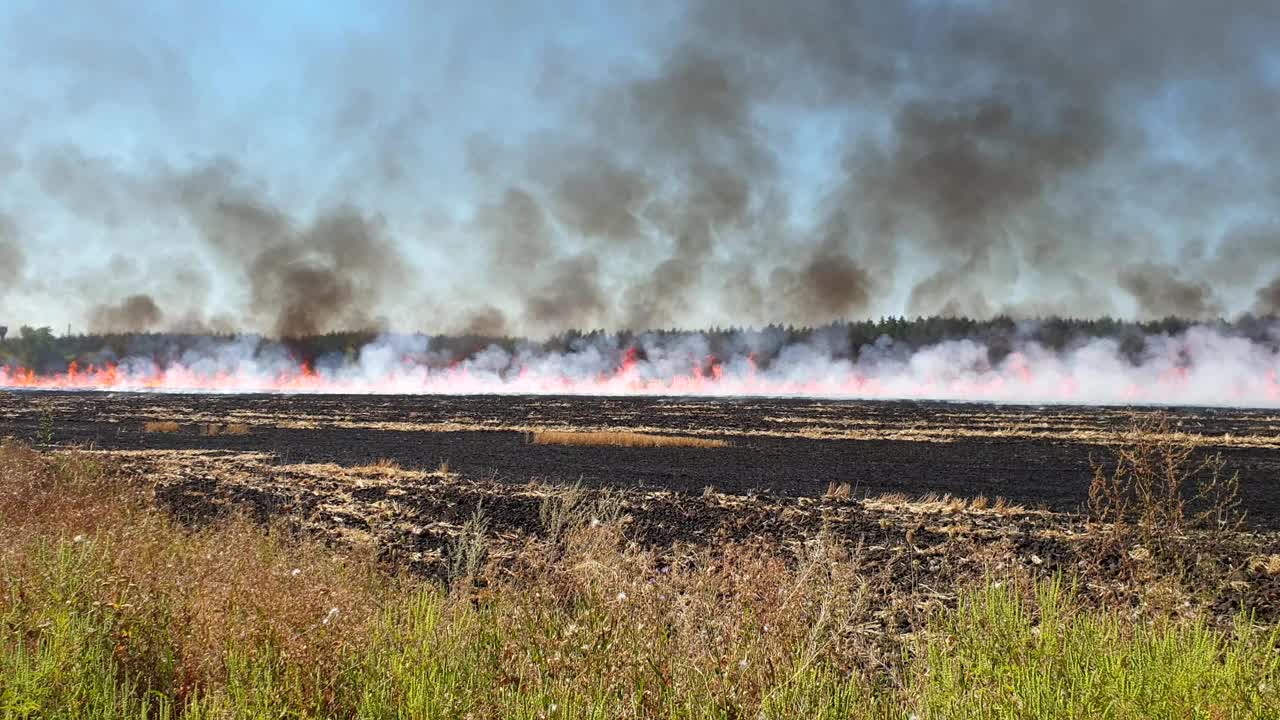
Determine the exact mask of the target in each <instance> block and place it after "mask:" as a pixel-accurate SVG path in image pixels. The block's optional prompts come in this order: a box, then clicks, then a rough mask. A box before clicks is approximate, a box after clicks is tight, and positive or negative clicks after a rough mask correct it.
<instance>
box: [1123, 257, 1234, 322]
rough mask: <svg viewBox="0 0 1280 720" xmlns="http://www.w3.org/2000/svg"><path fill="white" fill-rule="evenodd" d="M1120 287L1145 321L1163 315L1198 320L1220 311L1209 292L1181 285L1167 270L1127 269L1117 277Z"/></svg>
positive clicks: (1189, 284)
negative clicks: (1127, 294)
mask: <svg viewBox="0 0 1280 720" xmlns="http://www.w3.org/2000/svg"><path fill="white" fill-rule="evenodd" d="M1120 286H1121V287H1123V288H1124V289H1125V290H1127V291H1128V292H1129V293H1130V294H1132V295H1133V297H1134V299H1135V300H1137V301H1138V307H1139V308H1141V311H1142V312H1141V314H1142V315H1143V316H1146V317H1158V316H1160V315H1162V314H1163V315H1177V316H1179V317H1186V318H1193V319H1199V318H1207V317H1212V316H1215V315H1218V314H1219V313H1221V311H1222V308H1221V306H1220V305H1219V304H1218V302H1217V300H1216V299H1214V296H1213V290H1212V289H1210V288H1209V287H1208V286H1207V285H1203V284H1199V283H1193V282H1187V281H1184V280H1182V279H1180V278H1178V277H1177V276H1176V275H1175V274H1174V272H1173V270H1172V269H1171V268H1167V267H1161V266H1158V265H1153V264H1145V265H1139V266H1135V267H1131V268H1128V269H1126V270H1125V271H1124V272H1122V273H1121V274H1120Z"/></svg>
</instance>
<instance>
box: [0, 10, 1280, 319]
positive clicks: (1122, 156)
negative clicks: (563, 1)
mask: <svg viewBox="0 0 1280 720" xmlns="http://www.w3.org/2000/svg"><path fill="white" fill-rule="evenodd" d="M411 5H412V4H406V5H403V6H402V5H399V4H396V3H390V4H386V5H384V6H380V8H379V9H376V10H371V11H370V13H369V17H367V18H364V20H363V21H362V22H368V23H372V24H373V25H374V26H376V27H377V31H376V32H367V33H364V32H357V31H355V30H352V31H351V32H344V33H343V34H342V35H341V36H340V37H326V36H324V34H323V33H319V34H313V35H307V36H305V37H304V36H298V37H294V36H292V35H286V37H285V38H284V40H285V42H283V43H281V42H280V40H281V39H280V38H274V37H272V38H262V37H256V38H251V39H250V40H247V41H246V42H247V43H248V44H249V45H250V46H253V43H254V42H257V43H262V44H263V45H264V46H269V47H271V48H273V49H274V48H276V47H279V46H284V47H289V48H290V52H289V53H287V54H285V55H287V56H288V58H287V59H286V60H281V59H280V56H281V55H282V53H278V52H274V51H273V52H271V53H270V55H271V58H272V59H273V60H272V62H273V63H276V64H268V63H264V64H263V68H262V78H261V81H260V83H257V84H254V83H250V87H249V88H248V89H245V88H243V87H238V86H235V87H232V86H234V83H230V80H229V78H228V77H227V76H226V73H225V71H224V70H223V69H222V68H221V67H214V68H211V67H206V66H204V65H202V64H201V62H203V61H202V60H201V59H200V58H201V57H203V55H201V53H198V52H195V50H192V51H191V52H190V53H188V52H187V50H186V48H188V47H193V48H197V46H199V43H201V42H204V40H203V39H202V38H201V37H195V36H192V37H173V36H170V33H171V31H172V28H173V27H174V26H175V25H183V24H181V23H166V24H165V26H164V28H163V29H159V28H149V27H148V26H147V25H146V24H145V23H141V22H140V23H136V24H131V25H130V26H129V27H125V28H123V29H121V31H120V33H118V34H116V33H113V34H104V33H101V32H100V28H101V27H102V26H103V25H105V24H107V23H106V22H105V20H106V19H108V18H101V17H98V16H96V15H94V13H93V12H90V10H89V9H85V12H84V13H77V14H74V15H75V17H71V18H67V22H66V23H50V22H42V21H41V18H40V17H39V13H40V12H41V11H40V10H39V9H36V10H28V11H22V12H19V11H17V10H15V11H13V15H14V17H13V18H11V22H9V23H0V48H3V50H2V51H0V53H3V54H0V60H4V61H6V66H7V67H13V68H15V72H13V73H12V74H10V75H9V77H8V78H6V79H3V80H0V89H5V90H8V91H11V92H6V96H7V97H11V98H12V99H13V102H10V103H6V104H5V107H4V108H3V109H0V131H2V132H5V133H6V136H7V137H11V138H13V145H14V147H15V148H16V149H15V150H14V151H13V152H12V154H11V155H12V156H10V154H9V153H6V154H5V155H4V156H0V177H4V179H5V182H6V185H13V186H15V187H17V188H18V190H16V191H15V193H14V194H13V195H12V196H11V198H6V202H7V205H6V207H5V208H3V210H4V211H5V212H8V213H10V214H11V215H13V218H12V220H4V218H5V217H6V216H4V215H0V264H3V265H5V266H6V268H8V270H7V271H6V276H5V278H4V281H5V283H6V284H5V286H4V287H0V293H2V294H0V300H3V301H4V302H6V303H9V305H10V306H12V307H20V308H22V309H24V310H32V309H36V310H39V309H41V308H48V309H49V313H50V314H53V313H55V312H57V313H73V314H75V313H78V315H76V316H75V317H67V318H61V317H59V318H32V319H31V322H32V323H36V324H46V323H47V324H55V322H56V321H57V320H61V319H66V320H73V321H76V322H80V321H83V322H84V323H85V324H87V325H88V326H89V327H90V328H102V329H107V328H111V329H129V328H134V329H155V328H165V329H175V328H205V329H214V328H218V329H224V328H234V329H237V330H241V331H256V332H261V333H265V334H268V335H272V336H289V337H293V336H301V335H309V334H315V333H323V332H328V331H333V330H341V329H372V330H377V329H392V328H394V329H397V330H418V329H422V330H430V331H433V332H445V331H449V332H455V333H468V334H475V335H488V336H498V335H507V334H515V335H532V336H547V335H550V334H553V333H556V332H560V331H563V330H566V329H569V328H574V327H583V328H592V327H601V328H610V329H618V330H620V329H624V328H632V329H635V330H637V331H640V330H644V329H649V328H663V327H700V326H708V325H738V326H741V325H762V324H765V323H770V322H782V323H795V324H822V323H826V322H830V321H833V320H838V319H841V318H857V317H867V316H875V315H882V314H899V313H909V314H913V315H914V314H926V315H927V314H935V313H936V314H943V315H971V316H976V317H992V316H997V315H1000V314H1006V313H1007V314H1011V315H1014V316H1020V317H1026V316H1032V315H1045V314H1050V313H1057V314H1065V315H1073V316H1091V315H1102V314H1115V315H1120V316H1133V317H1141V318H1158V317H1164V316H1168V315H1180V316H1185V317H1190V318H1196V319H1208V318H1213V317H1217V316H1220V315H1236V314H1239V313H1241V312H1245V311H1253V312H1259V313H1274V312H1277V308H1280V303H1277V302H1276V296H1277V291H1276V282H1275V281H1274V278H1275V277H1277V275H1278V274H1280V252H1277V251H1278V250H1280V245H1278V244H1277V243H1278V242H1280V240H1278V238H1280V234H1277V232H1276V229H1275V227H1274V226H1273V220H1274V218H1273V214H1274V205H1275V199H1276V197H1277V194H1276V193H1277V188H1280V170H1277V168H1280V156H1278V155H1277V145H1276V144H1275V143H1274V141H1273V129H1272V125H1273V122H1274V118H1275V117H1276V116H1277V115H1278V114H1280V101H1277V99H1276V98H1278V97H1280V73H1277V72H1276V67H1277V66H1278V65H1277V53H1276V50H1275V37H1276V36H1277V35H1278V34H1280V4H1277V3H1275V2H1270V1H1268V0H1225V1H1224V2H1220V3H1214V4H1208V3H1202V2H1196V1H1195V0H1176V1H1174V2H1168V1H1165V0H1136V1H1135V2H1126V3H1107V2H1101V1H1095V0H1087V1H1084V2H1073V3H1066V4H1064V3H1060V2H1055V1H1053V0H1026V1H1021V2H1014V1H1013V0H979V1H977V2H969V1H967V0H940V1H938V2H926V3H892V2H873V1H870V0H865V1H863V0H859V1H854V2H849V1H845V0H805V1H804V2H801V3H798V4H797V3H778V2H775V1H773V0H743V1H742V2H729V3H726V2H718V1H715V0H686V1H683V2H681V1H678V0H677V1H676V2H674V3H673V4H670V5H664V6H663V7H661V8H658V9H653V8H650V7H649V5H647V4H646V5H645V6H644V7H639V6H634V7H633V6H627V5H625V4H624V5H620V6H618V7H617V8H616V9H615V11H614V12H611V13H609V14H608V15H609V18H610V19H609V20H608V21H606V22H605V24H606V27H596V26H595V25H592V23H600V22H602V21H601V20H600V19H599V18H593V17H586V16H584V15H579V14H577V10H575V9H571V8H561V9H559V10H552V11H551V12H547V11H546V8H541V7H540V8H532V7H525V6H523V5H521V4H519V3H515V4H511V5H509V6H507V5H504V7H503V9H502V11H501V12H489V11H480V12H479V14H478V15H476V16H474V17H472V16H469V15H465V14H464V15H461V16H459V17H458V18H456V22H454V23H453V25H452V29H451V30H449V31H447V32H443V33H442V32H440V31H438V30H437V29H438V28H440V27H450V25H449V21H448V20H446V19H444V17H443V16H444V15H445V14H447V13H444V11H441V15H442V17H439V18H438V17H435V16H434V15H433V16H431V17H427V16H425V15H423V14H422V13H421V12H420V11H419V10H415V9H414V8H413V7H411ZM561 11H563V12H561ZM101 12H107V13H109V12H110V10H103V11H101ZM210 12H211V15H210V17H209V18H207V19H206V22H201V23H187V24H188V25H192V26H204V25H205V24H208V25H209V26H211V27H215V28H218V29H221V30H225V31H227V32H236V33H238V31H240V30H243V29H244V28H241V27H240V24H241V23H247V22H248V19H247V18H237V17H233V16H225V15H220V14H218V12H215V11H210ZM22 13H28V14H26V15H24V14H22ZM30 13H35V15H31V14H30ZM95 18H96V19H95ZM99 21H102V22H99ZM110 24H111V25H112V26H116V25H117V24H118V23H115V22H112V23H110ZM355 26H359V27H364V26H363V25H361V24H360V23H356V25H355ZM355 26H353V27H355ZM633 27H634V28H636V29H635V30H634V31H632V29H631V28H633ZM46 28H47V29H46ZM280 32H285V31H283V30H281V31H280ZM584 37H592V38H597V39H599V38H609V40H608V41H607V42H593V43H584V42H583V40H582V38H584ZM604 45H608V46H610V47H603V46H604ZM440 48H445V50H443V51H442V50H440ZM206 49H207V48H206ZM295 50H296V52H295ZM441 52H445V53H453V54H452V55H446V56H440V55H439V53H441ZM406 68H414V69H415V72H410V73H407V72H406V71H405V69H406ZM432 68H443V69H442V70H440V71H439V73H436V72H435V71H434V70H432ZM417 70H421V72H417ZM437 74H438V75H439V77H437ZM238 75H240V76H246V77H247V76H253V77H255V78H256V77H257V75H258V74H257V73H238ZM31 78H38V79H39V81H38V82H37V81H35V80H31ZM505 78H509V79H510V83H511V85H512V86H514V88H515V89H510V88H506V87H505V86H503V92H504V93H506V94H505V95H499V96H497V97H490V96H488V95H485V94H484V88H485V87H486V86H489V85H497V84H498V83H499V82H500V81H503V80H504V79H505ZM255 82H257V81H255ZM526 87H532V88H534V90H533V91H532V95H531V96H530V97H526V96H525V95H522V94H518V93H517V92H516V90H519V91H521V92H523V91H524V89H525V88H526ZM228 88H231V89H228ZM508 90H510V92H507V91H508ZM221 92H228V93H230V94H231V98H232V100H231V101H223V100H219V98H220V97H221V96H220V95H219V94H218V93H221ZM237 93H238V94H237ZM206 98H207V102H204V103H198V102H196V100H197V99H202V100H203V99H206ZM206 106H207V107H206ZM196 107H200V108H201V109H200V111H199V112H195V111H193V110H192V108H196ZM122 108H123V109H122ZM119 113H123V115H121V114H119ZM130 113H133V115H130ZM78 118H93V119H94V122H96V123H97V124H96V125H90V126H89V130H86V129H85V127H84V126H81V125H76V124H74V123H75V122H77V119H78ZM139 118H140V119H141V120H143V121H145V123H142V126H144V127H148V128H152V129H153V130H155V132H154V133H153V135H154V137H152V136H149V135H148V134H147V131H146V130H134V131H132V132H131V134H130V135H129V136H128V137H127V138H126V139H124V140H122V141H120V142H116V141H115V140H114V139H113V141H112V142H111V143H103V142H102V140H101V138H102V137H103V135H104V132H103V130H104V129H106V133H105V134H107V135H111V136H112V137H113V138H114V133H115V132H116V129H117V128H119V127H121V126H125V127H133V126H134V123H131V122H130V120H131V119H139ZM57 123H64V124H65V128H64V125H59V124H57ZM45 126H50V127H55V130H53V131H49V132H43V131H42V130H41V128H42V127H45ZM58 128H64V129H65V132H61V131H59V130H58ZM17 227H21V228H22V229H23V233H24V234H23V236H22V239H21V241H20V242H19V241H17V240H14V239H13V238H14V237H16V230H13V228H17ZM6 228H8V229H6ZM73 248H79V250H73ZM46 251H47V252H46ZM24 258H25V261H24ZM119 258H128V259H129V263H128V265H129V268H128V270H129V271H128V272H120V271H119V270H120V268H121V267H122V265H121V263H120V262H119ZM68 259H74V260H75V262H69V261H68ZM113 263H114V265H113ZM15 267H16V268H18V269H19V270H18V271H17V272H14V271H13V270H12V268H15ZM175 268H177V269H179V270H175ZM59 273H64V274H66V275H67V277H66V278H63V277H59V276H58V275H59ZM62 280H68V281H69V282H71V284H72V285H73V286H74V287H76V288H79V289H80V292H79V297H78V298H77V301H76V302H72V303H65V302H58V301H57V300H58V292H59V291H58V288H61V287H65V286H67V283H66V282H60V281H62ZM144 297H149V298H150V299H151V301H152V304H151V306H149V307H143V306H142V305H141V304H140V301H139V298H144ZM77 303H78V304H77ZM64 307H66V308H69V309H65V310H64V309H63V308H64Z"/></svg>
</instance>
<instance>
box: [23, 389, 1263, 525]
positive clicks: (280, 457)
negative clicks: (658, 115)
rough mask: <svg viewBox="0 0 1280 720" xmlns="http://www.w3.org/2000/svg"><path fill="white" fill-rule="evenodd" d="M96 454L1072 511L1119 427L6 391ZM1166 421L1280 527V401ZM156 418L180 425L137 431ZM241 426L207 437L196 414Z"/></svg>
mask: <svg viewBox="0 0 1280 720" xmlns="http://www.w3.org/2000/svg"><path fill="white" fill-rule="evenodd" d="M46 410H47V412H48V414H49V416H51V417H52V420H53V428H52V440H53V442H54V443H59V444H79V445H86V446H92V447H94V448H98V449H100V450H131V451H136V450H152V451H188V452H189V451H199V450H212V451H217V452H219V453H224V454H230V455H232V456H236V455H239V454H246V453H247V454H249V455H245V457H252V456H258V455H260V456H263V457H265V458H267V461H266V462H268V464H334V465H337V466H340V467H344V468H349V467H354V466H360V465H365V464H368V463H370V462H373V461H375V460H381V459H385V460H388V461H394V462H396V463H398V464H399V465H400V466H401V467H404V468H408V469H434V468H436V467H438V466H439V465H440V464H441V463H442V462H448V463H449V466H450V468H451V469H452V470H453V471H454V472H456V473H457V474H459V475H460V476H461V477H463V478H467V479H481V478H483V479H485V480H486V481H489V480H494V481H498V482H502V483H509V484H513V485H516V486H520V485H524V484H526V483H528V482H530V481H536V482H552V483H557V482H576V481H579V480H581V481H582V482H583V483H585V484H586V485H588V486H597V487H613V488H628V489H643V490H647V491H654V492H668V491H670V492H678V493H693V494H697V493H701V492H702V491H703V489H704V488H707V487H711V488H713V489H714V490H715V491H717V492H720V493H725V494H727V495H734V496H751V495H756V494H758V495H767V496H778V497H788V498H805V497H808V498H816V497H820V496H822V495H823V494H825V493H826V492H827V489H828V487H830V486H832V485H833V484H834V485H835V486H836V487H839V486H840V485H843V484H848V485H849V488H850V489H849V493H848V494H849V495H850V496H851V497H854V498H861V497H874V496H878V495H882V494H886V493H901V494H902V495H904V496H906V497H910V498H918V497H923V496H926V495H929V494H931V493H932V494H936V495H938V496H942V495H946V494H950V495H952V496H955V497H961V498H975V497H978V496H985V497H986V498H988V499H990V500H991V501H993V502H994V501H995V500H996V498H1004V499H1005V500H1006V501H1007V502H1008V503H1010V504H1014V505H1022V506H1025V507H1028V508H1033V509H1035V508H1043V509H1048V510H1053V511H1063V512H1070V511H1075V510H1078V509H1080V508H1081V507H1083V505H1084V503H1085V501H1086V499H1087V497H1086V495H1087V487H1088V481H1089V477H1090V475H1091V471H1090V467H1089V459H1090V457H1091V456H1093V457H1104V456H1106V455H1107V454H1108V451H1109V446H1110V445H1111V444H1113V443H1115V442H1116V441H1117V439H1118V438H1119V437H1120V435H1119V432H1120V431H1121V430H1123V429H1124V428H1126V427H1128V426H1129V424H1130V422H1131V420H1132V417H1131V415H1132V412H1137V413H1140V414H1144V413H1151V412H1153V411H1152V410H1150V409H1146V410H1137V411H1132V412H1131V411H1129V410H1126V409H1120V408H1085V407H1070V406H1046V407H1022V406H994V405H966V404H955V403H924V402H856V401H812V400H778V399H768V400H765V399H750V398H746V399H733V400H723V399H690V398H679V399H676V398H590V397H515V396H474V397H457V396H443V397H435V396H411V397H410V396H403V397H395V396H314V395H154V394H153V395H148V394H113V393H3V394H0V436H5V435H13V436H16V437H19V438H24V439H28V440H35V439H37V438H38V437H39V435H40V430H41V418H42V415H43V414H44V413H45V411H46ZM1165 412H1166V413H1167V415H1168V416H1169V419H1170V433H1171V434H1173V435H1174V436H1176V439H1177V440H1178V441H1179V442H1182V443H1185V444H1188V445H1193V446H1195V447H1197V448H1198V450H1199V451H1201V452H1204V453H1213V452H1221V453H1222V455H1223V456H1224V458H1225V459H1226V461H1227V466H1228V469H1229V470H1231V471H1233V472H1234V471H1238V472H1239V473H1240V483H1241V494H1242V497H1243V500H1244V506H1245V507H1246V508H1247V510H1248V512H1249V517H1250V521H1251V522H1252V523H1254V524H1255V526H1258V527H1280V482H1277V480H1278V479H1280V415H1277V414H1276V413H1275V412H1274V411H1262V410H1229V409H1194V408H1173V409H1166V410H1165ZM149 422H175V423H180V424H181V426H182V427H181V430H180V431H177V432H167V433H147V432H143V427H144V425H145V424H146V423H149ZM206 424H218V425H221V426H227V427H230V426H232V425H235V426H242V427H243V429H245V430H247V433H238V432H237V433H216V434H213V435H206V434H201V433H200V432H198V428H199V427H200V426H201V425H206ZM535 432H570V433H627V434H635V433H638V434H641V435H679V436H681V437H689V438H699V439H708V440H713V441H723V442H727V443H728V444H729V446H728V447H719V448H716V449H715V450H714V451H708V450H705V449H703V448H698V447H621V446H617V445H612V444H604V445H579V444H573V445H560V444H538V443H530V442H528V439H527V438H528V434H529V433H535Z"/></svg>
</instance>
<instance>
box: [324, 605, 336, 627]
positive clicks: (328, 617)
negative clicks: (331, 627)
mask: <svg viewBox="0 0 1280 720" xmlns="http://www.w3.org/2000/svg"><path fill="white" fill-rule="evenodd" d="M337 619H338V608H336V607H335V608H329V614H328V615H325V616H324V621H323V622H322V623H321V624H323V625H328V624H329V623H331V622H333V621H334V620H337Z"/></svg>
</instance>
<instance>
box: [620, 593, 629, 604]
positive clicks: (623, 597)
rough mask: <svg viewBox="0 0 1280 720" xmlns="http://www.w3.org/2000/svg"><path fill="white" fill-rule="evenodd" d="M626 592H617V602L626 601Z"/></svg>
mask: <svg viewBox="0 0 1280 720" xmlns="http://www.w3.org/2000/svg"><path fill="white" fill-rule="evenodd" d="M626 601H627V594H626V593H625V592H620V593H618V602H626Z"/></svg>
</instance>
